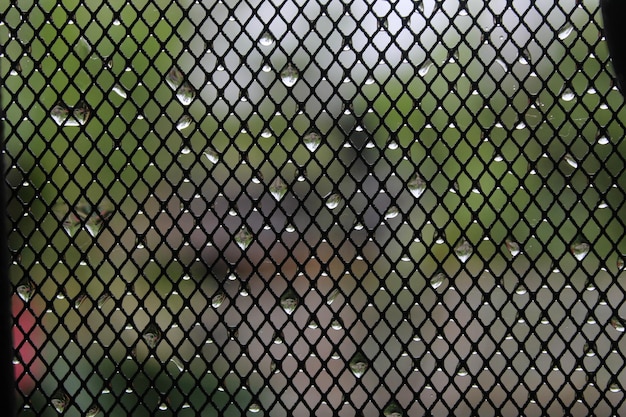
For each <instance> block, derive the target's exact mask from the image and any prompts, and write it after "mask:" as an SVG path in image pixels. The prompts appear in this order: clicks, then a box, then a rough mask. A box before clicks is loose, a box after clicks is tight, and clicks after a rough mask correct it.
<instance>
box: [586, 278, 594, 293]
mask: <svg viewBox="0 0 626 417" xmlns="http://www.w3.org/2000/svg"><path fill="white" fill-rule="evenodd" d="M585 289H586V290H587V291H595V290H596V283H595V282H594V281H593V278H591V277H588V278H587V281H586V282H585Z"/></svg>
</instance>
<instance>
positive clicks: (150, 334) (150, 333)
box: [141, 324, 161, 349]
mask: <svg viewBox="0 0 626 417" xmlns="http://www.w3.org/2000/svg"><path fill="white" fill-rule="evenodd" d="M141 337H143V340H144V341H145V342H146V345H148V346H149V347H151V348H153V349H154V348H155V347H156V345H157V344H158V343H159V342H160V341H161V330H160V329H159V328H158V327H157V326H156V324H149V325H148V326H146V328H145V329H144V331H143V333H142V335H141Z"/></svg>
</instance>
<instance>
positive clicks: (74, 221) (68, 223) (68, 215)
mask: <svg viewBox="0 0 626 417" xmlns="http://www.w3.org/2000/svg"><path fill="white" fill-rule="evenodd" d="M52 210H53V212H54V213H55V214H56V215H57V217H58V218H59V220H61V221H62V222H63V229H64V230H65V232H66V233H67V234H68V235H69V236H70V237H72V236H74V235H75V234H76V232H77V231H78V229H80V226H81V222H80V218H79V217H78V216H77V215H76V214H74V213H72V212H70V210H69V207H68V206H67V204H65V203H57V204H55V205H54V207H53V208H52Z"/></svg>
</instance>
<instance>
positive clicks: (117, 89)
mask: <svg viewBox="0 0 626 417" xmlns="http://www.w3.org/2000/svg"><path fill="white" fill-rule="evenodd" d="M112 90H113V92H114V93H115V94H117V95H118V96H120V97H122V98H128V93H127V92H126V90H125V89H124V87H122V86H121V85H120V84H115V85H114V86H113V88H112Z"/></svg>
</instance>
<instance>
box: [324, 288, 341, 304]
mask: <svg viewBox="0 0 626 417" xmlns="http://www.w3.org/2000/svg"><path fill="white" fill-rule="evenodd" d="M339 294H340V291H339V288H335V289H334V290H332V291H331V293H330V294H328V297H326V304H328V305H331V304H332V303H333V301H335V299H336V298H337V296H338V295H339Z"/></svg>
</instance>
